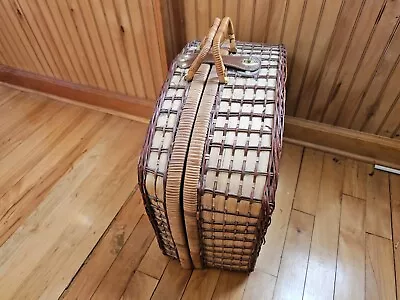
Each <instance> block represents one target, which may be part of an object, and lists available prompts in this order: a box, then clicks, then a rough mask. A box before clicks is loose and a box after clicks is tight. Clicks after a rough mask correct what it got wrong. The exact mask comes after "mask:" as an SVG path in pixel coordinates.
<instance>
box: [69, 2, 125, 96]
mask: <svg viewBox="0 0 400 300" xmlns="http://www.w3.org/2000/svg"><path fill="white" fill-rule="evenodd" d="M69 1H70V7H71V8H72V9H73V11H72V12H73V14H72V15H73V16H75V21H76V22H77V21H78V22H79V21H81V20H80V18H81V19H82V22H80V23H81V25H85V26H84V28H86V30H87V33H88V35H89V37H90V40H91V42H92V46H93V49H94V51H95V53H96V56H97V61H98V62H97V65H99V66H100V68H101V71H102V73H103V77H104V81H105V83H106V85H107V89H109V90H111V91H114V92H119V91H120V90H119V89H118V87H117V85H116V82H115V80H114V77H113V74H112V70H111V68H110V65H109V63H108V60H107V56H106V53H105V50H104V48H103V46H102V41H101V38H100V34H99V31H98V29H97V25H96V20H95V19H94V16H93V14H92V11H91V7H90V4H89V2H88V1H78V0H69ZM82 23H83V24H82Z"/></svg>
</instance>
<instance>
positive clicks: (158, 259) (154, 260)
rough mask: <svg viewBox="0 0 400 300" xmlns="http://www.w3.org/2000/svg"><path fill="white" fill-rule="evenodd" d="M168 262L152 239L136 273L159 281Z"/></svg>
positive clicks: (155, 241) (155, 240)
mask: <svg viewBox="0 0 400 300" xmlns="http://www.w3.org/2000/svg"><path fill="white" fill-rule="evenodd" d="M168 262H169V258H168V256H165V255H164V254H162V252H161V250H160V248H159V246H158V242H157V239H154V240H153V242H152V243H151V245H150V248H149V250H148V251H147V252H146V255H145V256H144V257H143V259H142V261H141V262H140V265H139V267H138V271H140V272H142V273H144V274H147V275H149V276H151V277H154V278H156V279H160V278H161V276H162V274H163V273H164V270H165V268H166V267H167V264H168Z"/></svg>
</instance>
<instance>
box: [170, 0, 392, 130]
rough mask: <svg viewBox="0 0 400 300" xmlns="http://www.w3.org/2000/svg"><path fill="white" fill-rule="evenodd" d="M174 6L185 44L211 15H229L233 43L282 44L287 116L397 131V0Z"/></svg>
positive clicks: (195, 0)
mask: <svg viewBox="0 0 400 300" xmlns="http://www.w3.org/2000/svg"><path fill="white" fill-rule="evenodd" d="M221 10H222V11H221ZM181 11H182V14H183V15H182V16H181V18H182V19H184V20H185V22H184V29H183V30H182V31H184V32H186V34H185V37H186V41H189V40H193V39H202V37H203V36H204V34H205V32H206V30H207V28H208V27H207V26H209V24H208V23H209V22H210V21H211V20H212V18H214V17H215V16H220V17H222V16H230V17H231V18H232V20H233V23H234V26H235V31H236V36H237V39H238V40H245V41H254V42H265V43H268V44H276V43H283V44H284V45H285V46H286V48H287V50H288V73H289V76H288V80H287V83H288V84H287V102H286V103H287V105H286V109H287V110H286V113H287V114H288V115H292V116H293V115H296V116H297V117H301V118H306V119H310V120H314V121H319V122H324V123H328V124H335V125H339V126H343V127H347V128H353V129H356V130H360V131H364V132H370V133H375V134H381V135H385V136H389V137H395V135H396V134H397V132H398V131H399V126H400V120H398V118H397V115H398V114H399V110H400V103H398V102H399V101H398V97H397V96H398V89H399V87H398V85H397V86H395V84H394V82H395V81H398V76H397V73H396V71H397V69H398V68H399V67H398V65H399V62H398V53H399V48H398V41H399V39H400V38H399V37H398V34H399V33H398V31H400V29H397V28H398V23H399V22H400V19H399V11H400V1H399V0H390V1H389V0H354V1H345V0H342V1H329V0H296V1H294V0H229V1H228V0H212V1H202V0H185V1H184V3H183V4H182V9H181ZM221 12H222V13H221ZM164 17H165V16H164ZM174 18H177V17H176V16H174ZM178 19H179V18H178ZM207 22H208V23H207ZM206 23H207V24H206ZM396 30H397V31H396ZM165 32H167V31H165ZM171 47H172V46H170V48H171ZM176 51H178V50H176ZM174 54H176V53H174ZM359 108H360V110H359Z"/></svg>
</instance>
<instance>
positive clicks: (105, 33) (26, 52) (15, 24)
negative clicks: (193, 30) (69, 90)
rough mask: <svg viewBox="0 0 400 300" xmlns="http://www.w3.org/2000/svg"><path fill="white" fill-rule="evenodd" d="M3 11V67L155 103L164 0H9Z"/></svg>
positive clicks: (162, 69)
mask: <svg viewBox="0 0 400 300" xmlns="http://www.w3.org/2000/svg"><path fill="white" fill-rule="evenodd" d="M171 5H172V4H171ZM0 11H1V12H0V16H1V21H0V22H1V23H0V24H1V25H0V40H1V48H4V51H1V52H2V55H1V58H2V59H1V64H2V65H6V66H11V67H14V68H17V69H21V70H25V71H30V72H33V73H36V74H40V75H42V76H48V77H51V78H56V79H60V80H65V81H70V82H73V83H75V84H81V85H84V86H91V87H95V88H101V89H107V90H109V91H113V92H118V93H120V94H123V95H129V96H134V97H139V98H143V99H150V100H147V101H148V102H150V103H154V100H155V97H156V95H157V93H158V91H159V90H160V88H161V85H162V82H163V80H164V76H165V74H166V70H167V59H166V50H165V42H164V33H163V30H162V27H161V28H160V26H162V22H163V21H162V15H161V7H160V4H159V0H152V1H143V0H135V1H127V2H125V1H113V0H109V1H95V0H90V1H89V0H85V1H77V0H57V1H47V0H46V1H36V0H35V1H27V0H4V1H1V3H0ZM171 16H172V15H171ZM168 41H174V42H178V38H174V39H172V40H171V39H168ZM181 46H182V45H181V43H180V47H181ZM174 49H175V48H174ZM3 52H4V54H3ZM170 52H171V50H170Z"/></svg>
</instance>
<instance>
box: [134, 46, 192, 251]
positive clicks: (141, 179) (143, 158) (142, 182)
mask: <svg viewBox="0 0 400 300" xmlns="http://www.w3.org/2000/svg"><path fill="white" fill-rule="evenodd" d="M191 44H193V42H190V43H188V44H187V45H186V46H185V48H184V49H183V50H182V51H181V53H180V54H179V55H178V56H177V57H179V56H180V55H182V54H184V53H186V52H187V49H188V48H189V47H190V45H191ZM177 65H178V62H177V60H176V59H175V60H174V61H173V63H172V64H171V67H170V69H169V72H168V75H167V77H166V78H167V79H166V80H165V81H164V84H163V87H162V89H161V92H160V95H159V97H158V100H157V104H156V107H155V110H154V114H153V117H152V118H151V120H150V122H149V126H148V129H147V134H146V137H145V141H144V145H143V148H142V151H141V153H140V157H139V162H138V184H139V188H140V192H141V194H142V198H143V203H144V206H145V210H146V214H147V216H148V218H149V221H150V223H151V225H152V226H153V229H154V233H155V236H156V238H157V242H158V245H159V248H160V249H161V251H162V253H163V254H164V255H168V256H172V257H174V258H178V253H177V252H176V246H175V245H174V248H175V249H174V250H173V251H174V254H173V255H171V254H170V253H168V252H167V251H166V248H165V246H164V241H163V236H162V232H161V231H160V228H159V227H158V224H157V221H156V217H155V213H154V210H153V208H152V207H151V199H150V198H149V194H148V192H147V188H146V176H147V170H146V166H147V162H148V159H149V155H150V147H151V143H152V140H153V137H154V134H155V128H156V122H157V119H158V117H159V115H160V112H161V107H162V104H163V100H164V99H165V97H166V94H167V92H168V89H169V86H170V82H171V79H172V77H173V75H174V73H175V70H176V69H177ZM189 87H190V84H189V83H188V84H187V86H186V87H185V91H184V96H183V103H182V106H181V107H180V110H179V111H178V113H177V118H178V119H179V116H180V115H181V113H182V108H183V104H184V102H185V100H184V99H186V98H187V94H188V92H189ZM177 127H178V122H177V123H176V124H175V126H174V129H173V133H174V135H176V130H177ZM171 153H172V149H170V151H169V152H168V161H169V160H170V157H171ZM168 161H167V163H168ZM166 181H167V174H166V173H165V174H164V176H163V185H164V199H165V186H166ZM163 208H164V211H165V214H166V223H167V227H168V230H169V231H170V224H169V219H168V213H167V210H166V204H165V201H164V203H163Z"/></svg>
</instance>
